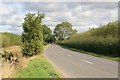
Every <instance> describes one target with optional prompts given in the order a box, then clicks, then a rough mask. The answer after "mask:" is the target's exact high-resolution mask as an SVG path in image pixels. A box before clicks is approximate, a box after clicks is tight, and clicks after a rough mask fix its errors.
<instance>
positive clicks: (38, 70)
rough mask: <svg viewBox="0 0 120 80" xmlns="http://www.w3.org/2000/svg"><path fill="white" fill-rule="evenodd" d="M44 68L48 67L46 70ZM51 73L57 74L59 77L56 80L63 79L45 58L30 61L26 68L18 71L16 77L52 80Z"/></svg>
mask: <svg viewBox="0 0 120 80" xmlns="http://www.w3.org/2000/svg"><path fill="white" fill-rule="evenodd" d="M44 66H46V69H45V68H44ZM50 73H56V74H57V76H56V77H55V78H60V77H62V76H61V75H60V74H59V73H58V72H57V71H56V70H55V69H54V68H53V66H52V65H51V64H50V63H49V62H48V61H47V60H46V59H45V58H44V57H37V58H36V59H35V60H32V61H29V62H28V66H27V67H26V68H23V69H18V70H17V72H16V75H15V76H14V77H15V78H50V77H49V74H50Z"/></svg>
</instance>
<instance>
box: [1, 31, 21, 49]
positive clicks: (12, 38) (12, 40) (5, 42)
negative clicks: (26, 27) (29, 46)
mask: <svg viewBox="0 0 120 80" xmlns="http://www.w3.org/2000/svg"><path fill="white" fill-rule="evenodd" d="M0 36H1V37H0V38H1V39H0V40H2V47H6V46H13V45H21V44H22V42H21V36H20V35H16V34H13V33H8V32H5V33H0Z"/></svg>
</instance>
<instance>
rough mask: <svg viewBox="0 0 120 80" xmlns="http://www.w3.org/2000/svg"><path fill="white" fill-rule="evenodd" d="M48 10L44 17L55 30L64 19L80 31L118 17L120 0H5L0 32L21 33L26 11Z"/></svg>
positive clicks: (0, 18) (45, 11)
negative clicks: (6, 0) (90, 0)
mask: <svg viewBox="0 0 120 80" xmlns="http://www.w3.org/2000/svg"><path fill="white" fill-rule="evenodd" d="M38 10H39V11H40V13H45V18H44V19H43V20H42V23H43V24H46V25H47V26H48V27H50V28H51V29H52V30H54V28H55V26H56V25H57V24H59V23H61V22H63V21H68V22H70V23H71V24H72V25H73V29H76V30H77V31H78V33H81V32H85V31H87V30H89V28H97V27H99V25H100V24H107V23H108V22H111V21H116V20H118V3H117V2H1V3H0V20H1V21H0V32H11V33H15V34H21V33H22V31H23V29H22V23H23V21H24V17H25V14H27V13H28V12H31V13H35V12H37V11H38Z"/></svg>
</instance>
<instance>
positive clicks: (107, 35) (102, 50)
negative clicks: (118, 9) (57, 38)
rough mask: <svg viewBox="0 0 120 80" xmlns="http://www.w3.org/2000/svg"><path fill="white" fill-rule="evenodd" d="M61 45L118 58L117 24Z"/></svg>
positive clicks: (95, 30) (111, 24)
mask: <svg viewBox="0 0 120 80" xmlns="http://www.w3.org/2000/svg"><path fill="white" fill-rule="evenodd" d="M62 45H64V46H68V47H71V48H76V49H79V50H84V51H88V52H93V53H96V54H100V55H105V56H111V57H119V53H120V49H119V45H118V22H117V21H116V22H111V23H108V24H106V25H102V26H100V27H99V28H96V29H91V30H89V31H87V32H84V33H80V34H77V35H74V36H72V37H70V39H68V40H64V41H63V42H62Z"/></svg>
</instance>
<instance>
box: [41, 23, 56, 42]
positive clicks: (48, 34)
mask: <svg viewBox="0 0 120 80" xmlns="http://www.w3.org/2000/svg"><path fill="white" fill-rule="evenodd" d="M43 40H44V42H45V43H52V42H54V36H53V35H52V30H51V29H50V28H48V27H47V26H46V25H43Z"/></svg>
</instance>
